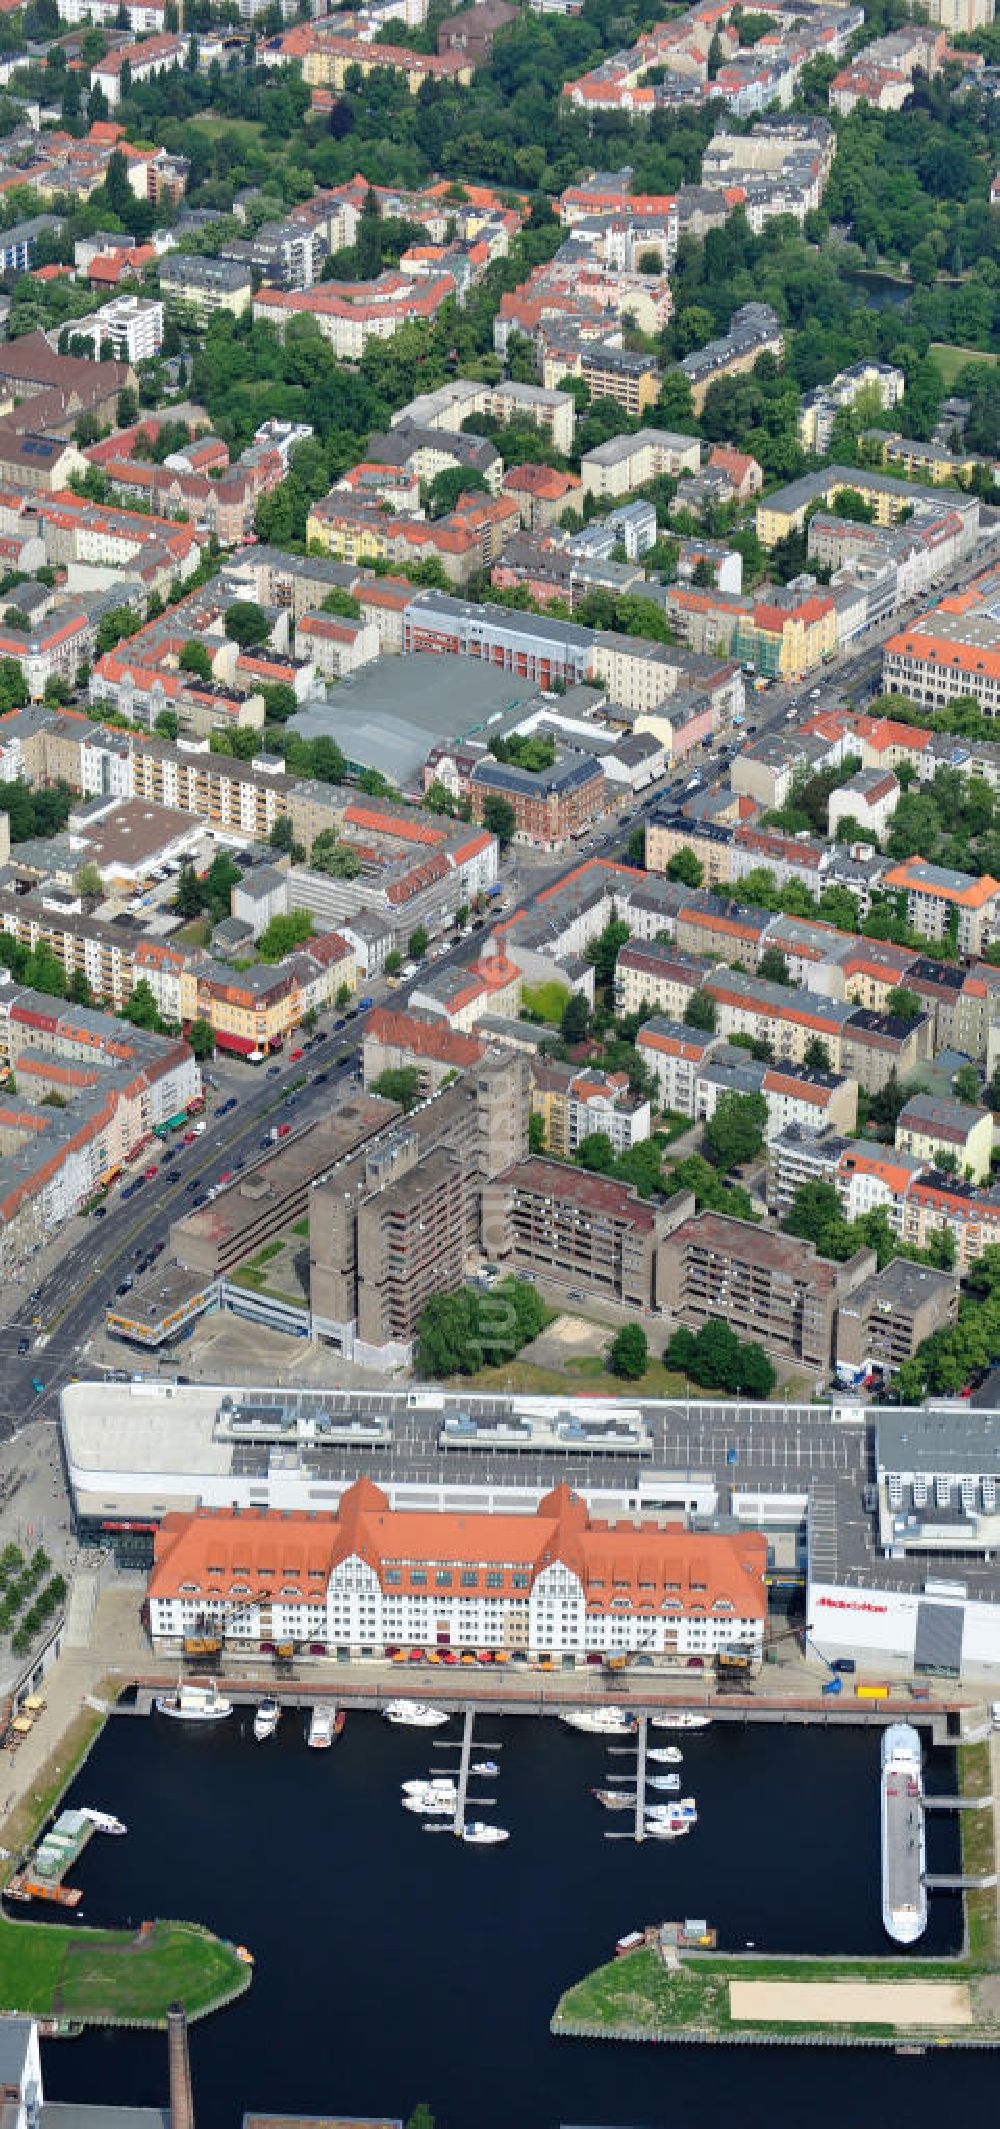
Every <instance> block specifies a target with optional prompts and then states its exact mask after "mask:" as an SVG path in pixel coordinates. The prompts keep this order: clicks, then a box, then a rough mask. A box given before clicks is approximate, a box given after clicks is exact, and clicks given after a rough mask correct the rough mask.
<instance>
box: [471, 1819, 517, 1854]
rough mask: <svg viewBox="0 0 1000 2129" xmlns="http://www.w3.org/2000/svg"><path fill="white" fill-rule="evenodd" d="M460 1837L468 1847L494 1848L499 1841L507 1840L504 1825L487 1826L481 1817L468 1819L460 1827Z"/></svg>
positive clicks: (508, 1835)
mask: <svg viewBox="0 0 1000 2129" xmlns="http://www.w3.org/2000/svg"><path fill="white" fill-rule="evenodd" d="M462 1839H463V1841H466V1842H467V1843H468V1845H469V1847H470V1848H495V1847H496V1846H497V1843H498V1842H500V1841H509V1840H510V1834H509V1833H508V1831H507V1828H506V1826H487V1825H486V1823H485V1821H484V1820H483V1819H470V1820H469V1823H468V1825H467V1826H463V1827H462Z"/></svg>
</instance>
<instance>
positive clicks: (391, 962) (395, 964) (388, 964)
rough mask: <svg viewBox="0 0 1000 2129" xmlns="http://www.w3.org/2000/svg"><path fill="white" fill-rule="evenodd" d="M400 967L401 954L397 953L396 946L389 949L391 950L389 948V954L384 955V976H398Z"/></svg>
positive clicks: (401, 964)
mask: <svg viewBox="0 0 1000 2129" xmlns="http://www.w3.org/2000/svg"><path fill="white" fill-rule="evenodd" d="M402 966H403V956H402V954H401V953H400V951H399V948H398V946H393V947H391V948H390V950H389V952H388V953H387V954H386V957H385V972H386V975H387V976H398V974H399V971H400V969H401V968H402Z"/></svg>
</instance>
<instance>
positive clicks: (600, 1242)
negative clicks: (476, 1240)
mask: <svg viewBox="0 0 1000 2129" xmlns="http://www.w3.org/2000/svg"><path fill="white" fill-rule="evenodd" d="M490 1203H491V1206H492V1235H493V1238H492V1240H491V1247H490V1254H491V1256H492V1257H493V1258H494V1259H495V1260H496V1261H498V1262H500V1263H501V1264H503V1265H507V1266H509V1268H510V1269H511V1270H512V1271H514V1272H517V1273H523V1272H527V1271H530V1272H532V1273H533V1274H534V1275H535V1276H537V1277H541V1278H544V1279H546V1280H550V1281H551V1282H552V1284H553V1285H555V1286H559V1287H566V1288H569V1287H580V1288H582V1289H584V1290H585V1291H586V1292H587V1293H588V1294H590V1295H592V1296H594V1297H595V1298H600V1297H603V1298H605V1299H607V1300H610V1301H618V1302H621V1303H623V1304H624V1305H626V1306H627V1307H630V1308H642V1309H648V1308H652V1307H655V1306H656V1305H657V1302H658V1296H659V1265H660V1260H661V1253H662V1249H663V1245H664V1242H665V1240H666V1237H667V1236H668V1235H669V1233H670V1232H671V1229H672V1227H673V1226H674V1224H675V1223H676V1221H677V1219H678V1218H681V1217H683V1216H684V1214H685V1213H686V1211H687V1210H688V1208H690V1206H691V1204H692V1200H691V1197H690V1194H689V1193H678V1196H677V1197H676V1198H674V1199H672V1200H671V1201H670V1203H669V1204H668V1205H667V1206H666V1207H665V1208H663V1209H662V1210H661V1209H657V1208H654V1207H653V1206H652V1205H650V1204H648V1203H646V1201H645V1200H644V1199H642V1198H640V1197H639V1195H638V1192H637V1191H635V1190H633V1189H631V1188H630V1187H629V1186H628V1185H626V1184H624V1183H617V1182H614V1181H612V1180H611V1178H610V1177H608V1176H603V1175H591V1174H589V1173H588V1172H587V1171H586V1170H585V1169H582V1168H566V1167H563V1166H561V1165H560V1163H559V1162H558V1161H547V1160H542V1159H540V1158H536V1159H531V1160H526V1161H521V1162H520V1163H519V1164H517V1165H516V1166H514V1167H512V1168H510V1169H508V1170H507V1171H506V1172H505V1173H504V1174H502V1175H501V1176H500V1177H499V1178H498V1180H497V1182H496V1184H495V1186H494V1188H493V1191H492V1192H491V1193H490Z"/></svg>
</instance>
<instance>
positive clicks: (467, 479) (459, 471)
mask: <svg viewBox="0 0 1000 2129" xmlns="http://www.w3.org/2000/svg"><path fill="white" fill-rule="evenodd" d="M473 490H478V491H481V492H482V493H484V494H486V495H488V494H489V484H488V482H487V481H485V480H484V478H483V476H482V474H481V473H480V472H478V471H477V469H476V467H475V466H443V467H442V469H441V471H440V473H435V475H434V478H433V480H432V481H431V484H430V488H429V490H428V495H427V501H428V507H429V510H430V515H431V517H432V518H435V517H446V516H447V515H448V514H449V512H451V511H452V510H454V508H455V505H456V503H457V501H458V498H459V496H460V495H466V494H468V493H470V492H471V491H473Z"/></svg>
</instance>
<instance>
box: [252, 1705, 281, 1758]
mask: <svg viewBox="0 0 1000 2129" xmlns="http://www.w3.org/2000/svg"><path fill="white" fill-rule="evenodd" d="M280 1719H281V1707H280V1705H279V1703H278V1701H276V1700H275V1698H274V1695H273V1693H265V1695H264V1698H263V1700H262V1701H261V1702H260V1703H259V1705H258V1708H257V1712H256V1714H255V1716H254V1719H253V1734H254V1736H255V1738H256V1740H257V1743H258V1744H259V1745H262V1744H264V1742H265V1740H266V1739H267V1738H268V1737H273V1736H274V1733H275V1730H276V1729H277V1727H278V1723H279V1721H280Z"/></svg>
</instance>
